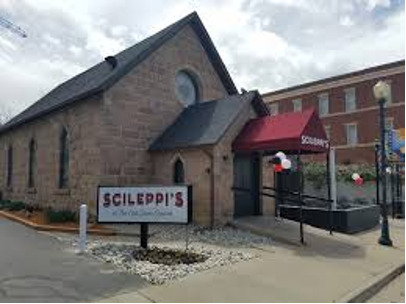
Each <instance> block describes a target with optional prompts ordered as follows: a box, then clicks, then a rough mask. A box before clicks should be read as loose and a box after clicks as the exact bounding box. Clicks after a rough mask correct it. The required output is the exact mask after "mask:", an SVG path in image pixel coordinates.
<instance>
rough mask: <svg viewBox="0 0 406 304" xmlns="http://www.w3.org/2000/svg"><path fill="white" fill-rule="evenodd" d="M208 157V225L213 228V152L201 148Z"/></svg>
mask: <svg viewBox="0 0 406 304" xmlns="http://www.w3.org/2000/svg"><path fill="white" fill-rule="evenodd" d="M202 151H203V152H204V154H206V155H207V156H208V157H209V159H210V226H211V228H214V156H213V153H211V152H209V151H207V150H205V149H202Z"/></svg>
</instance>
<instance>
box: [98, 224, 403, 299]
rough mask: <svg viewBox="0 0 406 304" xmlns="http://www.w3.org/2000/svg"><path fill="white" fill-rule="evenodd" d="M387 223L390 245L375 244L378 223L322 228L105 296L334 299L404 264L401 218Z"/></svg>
mask: <svg viewBox="0 0 406 304" xmlns="http://www.w3.org/2000/svg"><path fill="white" fill-rule="evenodd" d="M390 228H391V237H392V240H393V242H394V245H395V246H394V247H393V248H389V247H383V246H379V245H378V244H377V239H378V237H379V229H375V230H372V231H369V232H366V233H362V234H358V235H356V236H348V235H342V234H338V233H335V234H334V235H333V236H330V235H328V232H324V231H321V232H319V233H318V235H322V234H325V236H323V237H317V238H314V239H309V245H308V246H306V247H300V246H294V245H286V244H282V243H275V244H274V245H273V246H268V247H263V248H256V249H250V250H251V251H253V252H255V253H256V254H258V255H259V257H258V258H256V259H253V260H250V261H247V262H242V263H238V264H234V265H232V266H228V267H219V268H214V269H211V270H208V271H205V272H202V273H199V274H195V275H191V276H188V277H186V278H184V279H182V280H178V281H173V282H171V283H169V284H165V285H163V286H151V287H147V288H144V289H141V290H140V291H139V292H137V293H129V294H122V295H117V296H113V297H111V298H108V299H104V300H103V301H105V302H149V301H151V302H334V301H336V302H337V301H340V299H342V298H344V297H346V296H347V295H348V294H350V293H351V292H352V291H354V290H355V289H358V288H360V287H362V286H364V285H365V284H367V283H368V282H371V280H374V278H376V277H377V276H379V275H380V274H381V273H383V272H385V271H387V270H388V269H390V268H393V267H395V266H398V265H401V264H404V248H405V244H404V221H400V220H396V221H395V222H391V223H390ZM306 229H311V228H309V227H307V226H306Z"/></svg>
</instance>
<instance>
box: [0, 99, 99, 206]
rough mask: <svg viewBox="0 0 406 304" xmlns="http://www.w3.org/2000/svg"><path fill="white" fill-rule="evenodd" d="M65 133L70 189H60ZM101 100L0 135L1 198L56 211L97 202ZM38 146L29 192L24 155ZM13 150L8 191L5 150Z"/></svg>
mask: <svg viewBox="0 0 406 304" xmlns="http://www.w3.org/2000/svg"><path fill="white" fill-rule="evenodd" d="M63 127H65V128H66V129H67V131H68V142H69V151H70V167H69V183H70V187H69V189H59V188H58V177H59V153H60V141H59V138H60V134H61V130H62V128H63ZM99 130H100V96H98V97H94V98H92V99H90V100H87V101H83V102H79V103H77V104H76V105H75V106H74V107H70V108H67V109H65V110H63V111H59V112H55V113H53V114H50V115H47V116H45V117H43V118H41V119H40V120H35V121H32V122H30V123H27V124H24V125H23V126H21V127H19V128H16V129H14V130H11V131H8V132H6V133H4V134H2V135H1V136H0V149H1V151H2V153H1V155H0V184H1V189H2V193H3V197H4V198H5V199H11V200H21V201H24V202H26V203H36V204H41V205H42V206H53V207H56V208H59V209H63V208H69V209H76V208H77V207H78V206H79V204H80V203H82V202H87V203H89V204H90V206H91V207H93V206H94V205H95V201H96V187H97V185H98V183H99V180H98V177H99V174H100V169H101V168H100V160H101V158H100V152H99V149H98V144H99V139H100V138H99ZM31 138H34V139H35V142H36V156H37V157H36V163H37V170H36V172H35V173H34V176H35V187H34V188H31V189H29V188H28V152H29V142H30V140H31ZM10 144H11V145H12V147H13V175H12V185H11V187H7V186H6V166H7V148H8V146H9V145H10Z"/></svg>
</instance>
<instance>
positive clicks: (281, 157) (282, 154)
mask: <svg viewBox="0 0 406 304" xmlns="http://www.w3.org/2000/svg"><path fill="white" fill-rule="evenodd" d="M275 156H276V157H279V158H280V159H281V161H282V160H284V159H286V154H285V153H283V152H282V151H279V152H278V153H276V154H275Z"/></svg>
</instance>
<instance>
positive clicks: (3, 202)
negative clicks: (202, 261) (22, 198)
mask: <svg viewBox="0 0 406 304" xmlns="http://www.w3.org/2000/svg"><path fill="white" fill-rule="evenodd" d="M9 204H10V201H8V200H1V201H0V210H5V209H7V206H8V205H9Z"/></svg>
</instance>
